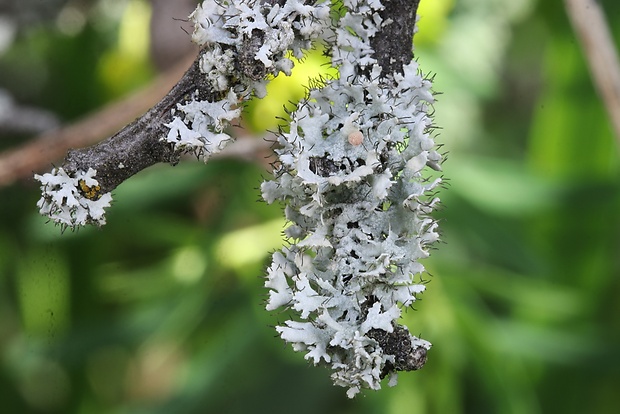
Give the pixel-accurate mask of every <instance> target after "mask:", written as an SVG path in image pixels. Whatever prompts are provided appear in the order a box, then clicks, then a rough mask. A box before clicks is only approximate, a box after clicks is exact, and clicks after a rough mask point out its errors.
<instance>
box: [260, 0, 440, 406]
mask: <svg viewBox="0 0 620 414" xmlns="http://www.w3.org/2000/svg"><path fill="white" fill-rule="evenodd" d="M344 5H345V7H346V8H347V10H348V11H347V12H346V13H345V14H344V16H342V17H341V18H340V20H339V22H338V26H337V27H336V29H335V33H334V34H335V36H331V39H332V41H331V44H330V45H331V47H332V59H333V63H334V65H335V66H338V68H339V69H340V78H339V79H336V80H331V81H327V82H325V83H324V85H322V86H321V87H319V88H316V89H313V90H311V92H310V93H309V96H308V97H307V99H305V100H304V101H302V102H301V103H300V104H299V105H298V107H297V109H296V110H295V111H294V112H293V113H292V114H291V123H290V127H289V128H288V132H283V133H281V134H280V135H279V137H278V144H279V148H278V149H276V152H277V155H278V162H277V163H276V168H275V170H274V175H275V177H274V179H273V180H272V181H266V182H264V183H263V185H262V187H261V189H262V194H263V198H264V199H265V200H266V201H267V202H269V203H272V202H274V201H276V200H278V201H280V202H282V203H284V205H285V214H286V218H287V219H288V220H289V221H290V222H291V225H290V226H289V227H288V228H287V229H286V230H285V234H286V235H287V237H288V238H289V241H290V242H291V244H290V246H288V247H285V248H283V249H282V250H281V251H278V252H276V253H275V254H274V255H273V259H272V263H271V265H270V266H269V268H268V270H267V280H266V283H265V286H266V287H267V288H269V289H270V292H269V299H268V301H267V309H268V310H275V309H278V308H289V309H291V310H293V311H295V312H296V315H297V316H295V317H293V318H292V319H291V320H288V321H286V322H285V323H284V324H283V325H280V326H277V327H276V330H277V331H278V333H279V334H280V336H281V337H282V338H283V339H284V340H285V341H287V342H290V343H291V344H292V346H293V349H295V350H296V351H303V352H305V353H306V356H305V357H306V359H308V360H310V361H312V362H313V363H314V364H327V365H330V366H331V368H332V369H333V370H334V373H333V374H332V379H333V381H334V383H335V384H336V385H341V386H344V387H347V388H348V392H347V395H348V396H349V397H353V396H354V395H356V394H357V393H358V392H359V391H360V390H361V389H362V388H370V389H378V388H380V381H381V379H383V377H384V376H386V375H389V376H390V379H391V381H390V385H394V384H395V381H396V375H395V372H396V371H398V370H413V369H419V368H420V367H421V366H422V365H423V364H424V362H425V361H426V350H428V349H429V348H430V343H429V342H427V341H425V340H423V339H420V338H417V337H414V336H412V335H410V334H409V332H408V331H407V330H406V328H404V327H402V326H400V325H398V323H397V320H398V319H399V318H400V315H401V309H402V308H403V307H407V306H411V305H412V304H413V302H414V301H415V300H416V295H417V294H419V293H421V292H423V291H424V289H425V285H424V284H423V283H422V281H421V279H420V276H421V274H423V272H424V271H425V269H424V266H423V265H422V264H421V263H420V260H421V259H424V258H426V257H427V256H428V254H429V253H428V248H429V245H430V244H432V243H433V242H435V241H437V240H438V237H439V235H438V232H437V222H436V221H435V220H434V219H433V218H432V217H430V213H431V212H432V210H433V209H434V207H435V206H436V205H437V203H438V202H439V200H438V198H436V197H435V196H434V192H435V191H436V189H437V186H438V185H439V184H440V183H441V179H440V178H434V179H433V178H430V176H429V174H426V173H425V168H426V166H427V165H430V166H434V167H435V169H436V168H437V166H438V165H439V163H440V162H441V160H442V156H441V155H440V154H439V153H438V152H437V150H436V146H435V143H434V140H433V138H432V137H431V135H430V134H431V130H432V120H431V117H430V116H429V110H430V106H431V105H432V104H433V102H434V98H433V95H432V92H431V82H430V80H428V79H425V78H424V77H423V76H422V75H420V74H419V73H418V65H417V63H416V62H411V63H410V64H409V65H407V66H406V67H404V68H403V73H402V74H398V73H397V74H386V75H383V74H382V73H381V68H380V67H379V66H378V65H376V64H375V61H374V59H373V57H372V53H373V51H372V49H371V48H370V43H369V39H370V38H371V37H372V36H373V34H374V32H375V31H376V27H378V26H379V25H380V24H381V21H380V18H379V17H378V14H377V13H376V12H377V11H378V10H379V9H380V8H381V4H380V3H379V2H378V1H345V2H344ZM333 39H335V40H333ZM327 41H328V43H329V42H330V41H329V39H328V40H327ZM365 73H369V75H365ZM352 134H354V137H352ZM395 344H397V345H395ZM386 348H387V349H386ZM397 348H398V349H397ZM403 349H404V351H402V350H403ZM401 351H402V352H401Z"/></svg>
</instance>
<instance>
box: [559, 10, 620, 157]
mask: <svg viewBox="0 0 620 414" xmlns="http://www.w3.org/2000/svg"><path fill="white" fill-rule="evenodd" d="M565 4H566V11H567V13H568V16H569V18H570V21H571V23H572V25H573V29H574V30H575V34H576V35H577V37H578V39H579V41H580V43H581V48H582V49H583V52H584V54H585V56H586V58H587V61H588V65H589V66H590V72H591V73H592V78H593V81H594V84H595V86H596V89H597V90H598V93H599V95H600V96H601V98H602V99H603V104H604V105H605V109H606V110H607V114H608V116H609V118H610V120H611V124H612V126H613V129H614V132H615V136H616V142H617V143H618V144H619V145H620V61H619V60H618V54H617V53H616V46H615V45H614V41H613V37H612V35H611V32H610V30H609V26H608V24H607V21H606V20H605V14H604V12H603V9H602V8H601V6H600V4H599V2H598V1H595V0H565Z"/></svg>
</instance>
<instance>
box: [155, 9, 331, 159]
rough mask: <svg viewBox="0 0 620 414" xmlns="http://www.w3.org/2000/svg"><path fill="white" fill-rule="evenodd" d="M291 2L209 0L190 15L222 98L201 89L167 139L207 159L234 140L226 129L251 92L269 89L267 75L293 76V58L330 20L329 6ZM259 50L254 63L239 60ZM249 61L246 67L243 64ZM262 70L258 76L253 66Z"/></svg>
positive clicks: (179, 111)
mask: <svg viewBox="0 0 620 414" xmlns="http://www.w3.org/2000/svg"><path fill="white" fill-rule="evenodd" d="M306 3H309V2H304V1H297V0H293V1H287V2H286V3H285V4H284V5H283V6H280V5H278V4H276V5H273V6H271V5H268V4H266V3H265V2H262V1H243V0H231V1H225V0H221V1H215V0H207V1H204V2H203V3H202V4H201V5H199V6H198V7H197V8H196V10H195V11H194V12H193V13H192V14H191V15H190V18H191V19H192V20H193V21H194V25H195V26H194V27H195V30H194V33H193V36H192V38H193V40H194V42H196V43H197V44H198V45H200V46H201V47H202V48H203V54H202V57H201V61H200V69H201V71H202V72H203V73H204V75H205V76H206V79H207V83H208V84H209V85H210V87H211V88H212V90H213V91H215V92H221V95H222V99H219V100H216V101H214V102H211V101H208V100H201V99H200V98H199V95H200V94H199V93H198V92H197V93H196V96H195V97H194V99H193V100H192V101H191V102H189V103H187V104H179V105H177V107H176V109H175V112H174V115H175V116H174V118H173V120H172V121H171V122H170V123H168V124H166V126H168V127H169V128H170V131H169V133H168V135H167V136H166V137H165V140H166V141H167V142H169V143H171V144H173V145H174V147H175V149H178V150H181V151H185V152H192V153H195V154H196V155H198V156H199V157H200V158H201V159H202V160H204V161H207V160H208V159H209V157H210V156H211V155H212V154H214V153H217V152H220V151H221V150H222V149H223V148H224V147H225V146H226V144H227V143H228V142H230V141H231V140H232V138H231V137H230V136H229V135H228V134H227V133H226V132H225V129H226V127H227V126H228V125H229V123H230V121H231V120H232V119H235V118H237V117H238V116H239V115H240V112H241V108H240V104H241V103H242V102H243V101H245V100H246V99H248V98H249V97H250V96H251V95H252V94H254V95H256V96H258V97H263V96H264V95H265V93H266V91H265V86H266V84H267V79H266V75H274V76H275V75H278V73H280V72H283V73H285V74H286V75H290V73H291V69H292V67H293V62H292V61H291V60H290V59H289V58H287V52H289V51H290V52H292V54H293V55H294V56H296V57H298V58H301V57H302V56H303V51H304V50H305V49H308V48H309V47H310V45H311V40H313V39H315V38H317V37H318V35H319V34H320V33H322V32H323V30H324V28H325V26H326V25H327V24H328V23H329V4H328V3H323V4H317V5H309V4H306ZM252 48H255V49H256V50H255V51H254V52H253V55H252V56H250V59H249V62H244V60H243V59H239V56H246V55H247V53H248V50H252ZM240 64H241V66H243V65H245V69H244V68H243V67H239V66H240ZM257 68H258V69H260V70H257V74H256V76H253V74H252V73H247V72H251V71H252V70H256V69H257Z"/></svg>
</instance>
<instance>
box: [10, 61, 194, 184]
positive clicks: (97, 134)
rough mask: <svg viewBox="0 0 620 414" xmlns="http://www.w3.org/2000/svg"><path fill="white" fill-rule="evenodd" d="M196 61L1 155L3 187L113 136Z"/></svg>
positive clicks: (166, 73)
mask: <svg viewBox="0 0 620 414" xmlns="http://www.w3.org/2000/svg"><path fill="white" fill-rule="evenodd" d="M193 61H194V56H192V57H188V58H187V59H184V60H183V61H181V62H180V63H178V64H177V65H176V66H175V67H174V68H172V69H170V70H169V71H166V72H165V73H163V74H162V75H160V77H158V78H157V79H156V80H155V81H154V82H152V83H151V84H150V85H149V86H148V87H147V88H145V89H143V90H141V91H139V92H137V93H135V94H133V95H131V96H129V97H128V98H126V99H123V100H121V101H119V102H115V103H112V104H110V105H109V106H106V107H104V108H103V109H101V110H99V111H98V112H96V113H94V114H92V115H89V116H87V117H86V118H84V119H82V120H81V121H78V122H76V123H75V124H71V125H68V126H65V127H63V128H61V129H58V130H54V131H50V132H47V133H44V134H42V135H39V136H38V137H36V138H34V139H33V140H31V141H29V142H28V143H26V144H24V145H23V146H21V147H19V148H15V149H12V150H8V151H5V152H4V153H2V154H0V187H2V186H6V185H10V184H12V183H13V182H15V181H17V180H20V179H25V178H30V177H32V174H33V172H41V171H44V170H48V169H49V167H50V163H52V162H57V161H59V160H61V159H62V158H63V157H64V156H65V155H66V153H67V150H68V149H69V148H80V147H86V146H89V145H93V144H95V143H97V142H99V141H101V140H102V139H104V138H107V137H109V136H111V135H112V134H114V133H115V132H116V131H118V130H120V129H121V128H122V127H124V126H125V125H127V124H129V123H130V122H132V121H133V120H134V119H136V118H137V117H138V116H140V115H142V114H143V113H145V112H146V111H147V110H148V109H149V108H150V107H152V106H153V105H155V104H156V103H157V102H158V101H159V100H160V99H161V98H162V96H164V95H166V93H167V92H168V91H169V90H170V89H171V88H172V87H173V86H174V85H175V84H176V83H177V82H178V80H179V78H181V76H182V75H183V73H184V72H185V71H186V70H187V68H188V67H189V66H190V64H191V62H193Z"/></svg>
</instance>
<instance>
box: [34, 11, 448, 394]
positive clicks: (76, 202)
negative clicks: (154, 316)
mask: <svg viewBox="0 0 620 414" xmlns="http://www.w3.org/2000/svg"><path fill="white" fill-rule="evenodd" d="M418 3H419V1H418V0H415V1H411V0H383V1H380V0H341V1H338V2H336V1H334V2H304V1H297V0H292V1H282V0H278V1H269V2H260V1H252V0H246V1H243V0H228V1H227V0H218V1H215V0H207V1H204V2H203V3H202V4H201V5H200V6H198V8H197V9H196V10H195V11H194V13H192V15H191V18H192V19H193V21H194V23H195V28H196V29H195V31H194V34H193V39H194V41H195V42H197V43H198V44H199V45H201V46H202V51H201V54H200V56H199V57H198V59H197V60H196V62H195V64H194V65H193V66H192V68H191V69H190V70H189V71H188V73H187V74H186V75H185V77H184V78H183V80H182V81H180V82H179V84H178V85H177V86H176V87H175V88H174V89H173V91H171V93H170V94H169V95H168V96H167V97H166V98H165V99H164V100H162V101H161V102H160V103H159V104H158V105H156V106H155V107H154V108H153V109H151V110H150V111H149V112H148V113H147V114H145V115H144V117H142V118H140V119H139V120H137V121H136V122H134V123H133V124H131V125H129V126H127V127H126V128H125V129H124V130H123V131H121V132H119V133H118V134H117V135H115V136H113V137H111V138H110V139H109V140H107V141H105V142H103V143H101V144H99V145H97V146H95V147H92V148H89V149H86V150H78V151H72V152H70V153H69V155H68V157H67V160H66V162H65V164H64V165H63V166H62V167H61V168H58V169H56V170H54V171H53V173H51V174H45V175H43V176H38V179H39V180H40V181H41V183H42V189H43V197H42V198H41V200H40V201H39V207H40V208H41V212H42V213H43V214H45V215H48V216H49V217H51V218H52V219H54V220H56V221H57V222H59V223H61V224H62V225H65V226H75V225H79V224H85V223H96V224H102V223H103V222H104V218H103V217H104V216H103V212H104V208H106V207H107V206H108V205H109V203H110V200H111V196H110V191H111V190H112V189H113V188H115V187H116V186H117V185H119V184H120V183H121V182H122V181H123V180H124V179H126V178H128V177H129V176H131V175H132V174H134V173H136V172H137V171H139V170H141V169H143V168H145V167H147V166H149V165H151V164H153V163H155V162H171V163H175V162H176V161H177V160H178V157H179V154H180V153H181V152H190V153H194V154H196V155H197V156H198V157H199V158H201V159H202V160H204V161H207V160H208V159H209V157H210V156H211V155H212V154H214V153H216V152H218V151H220V150H221V149H222V148H223V147H224V146H225V145H226V144H227V143H228V142H229V141H231V139H232V138H231V137H230V136H229V135H228V134H227V133H226V131H225V129H226V127H227V126H228V125H229V123H230V121H231V120H232V119H234V118H235V117H237V116H238V115H239V112H240V105H241V104H242V102H243V101H244V100H246V99H247V98H248V97H249V96H250V95H252V94H255V95H258V96H259V97H260V96H262V95H264V93H265V84H266V78H267V77H268V75H277V74H278V73H280V72H283V73H285V74H289V73H290V71H291V68H292V65H293V63H292V61H291V60H290V59H289V58H288V57H287V54H288V53H291V54H292V55H294V56H295V57H298V58H301V57H303V55H304V51H305V50H306V49H308V48H309V47H311V43H312V42H313V41H316V42H322V43H323V45H324V46H325V48H326V53H328V54H329V55H330V57H331V61H332V65H333V66H334V67H337V68H338V70H339V77H338V78H336V79H321V80H317V81H315V82H314V84H313V86H312V87H311V88H310V90H309V93H308V96H307V97H306V99H304V100H302V101H301V102H300V103H299V104H298V106H297V108H296V110H295V111H293V112H292V113H291V114H290V115H291V120H290V125H288V127H285V128H283V130H282V132H280V134H278V135H277V138H276V139H277V144H278V146H277V148H276V149H275V152H276V154H277V156H278V160H277V162H276V163H274V169H273V172H274V177H273V179H272V180H270V181H266V182H264V183H263V184H262V186H261V191H262V195H263V198H264V199H265V200H266V201H267V202H268V203H273V202H276V201H278V202H280V203H282V204H283V205H284V206H285V209H284V211H285V215H286V218H287V219H288V220H289V221H290V226H288V227H287V229H286V230H285V235H286V236H287V238H288V241H289V244H288V245H287V246H286V247H284V248H283V249H281V250H280V251H277V252H275V253H274V254H273V257H272V262H271V265H270V266H269V267H268V269H267V277H266V282H265V286H266V288H268V289H269V298H268V300H267V305H266V308H267V309H268V310H276V309H281V308H284V309H286V310H288V311H289V312H290V313H291V316H290V319H289V320H286V321H285V322H284V323H283V324H281V325H280V326H277V327H276V330H277V332H278V333H279V335H280V337H281V338H282V339H283V340H285V341H286V342H289V343H291V344H292V347H293V349H294V350H296V351H303V352H305V358H306V359H308V360H309V361H311V362H312V363H314V364H321V365H328V366H330V368H331V369H332V370H333V374H332V379H333V382H334V384H336V385H339V386H343V387H346V388H347V389H348V391H347V395H348V396H349V397H353V396H355V395H356V394H357V393H359V392H360V391H361V390H362V389H364V388H370V389H379V388H380V387H381V381H382V380H383V379H384V378H385V377H388V378H389V384H390V385H394V384H395V383H396V373H397V372H398V371H411V370H417V369H420V368H421V367H422V366H424V364H425V362H426V358H427V351H428V350H429V349H430V347H431V344H430V343H429V342H428V341H425V340H423V339H421V338H418V337H415V336H413V335H411V334H410V332H409V330H408V328H406V327H405V326H402V325H401V324H400V323H399V319H400V316H401V312H402V309H403V308H406V307H410V306H412V305H413V303H414V302H415V301H416V299H417V296H418V295H419V294H421V293H422V292H423V291H424V290H425V283H424V280H423V279H422V275H423V274H424V272H425V268H424V265H423V264H422V263H421V262H420V261H421V260H422V259H424V258H426V257H428V255H429V247H430V245H431V244H433V243H434V242H436V241H437V240H438V238H439V234H438V230H437V227H438V224H437V222H436V221H435V220H434V219H433V218H432V217H431V213H432V211H433V210H434V208H435V207H436V206H437V204H438V203H439V199H438V198H437V197H436V194H435V192H436V189H437V187H438V186H439V185H440V184H441V181H442V180H441V177H437V176H436V175H434V174H433V173H434V170H440V164H441V162H442V161H443V157H442V155H441V154H439V153H438V151H437V146H436V145H435V142H434V138H433V136H432V131H433V128H434V126H433V122H432V118H431V112H432V111H431V107H432V105H433V103H434V97H433V92H432V89H431V87H432V84H431V80H430V79H428V78H427V77H425V76H424V75H422V74H421V73H420V71H419V68H418V65H417V63H416V62H415V61H412V37H413V33H414V31H415V21H416V11H417V6H418Z"/></svg>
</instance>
